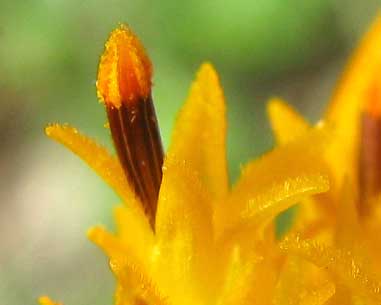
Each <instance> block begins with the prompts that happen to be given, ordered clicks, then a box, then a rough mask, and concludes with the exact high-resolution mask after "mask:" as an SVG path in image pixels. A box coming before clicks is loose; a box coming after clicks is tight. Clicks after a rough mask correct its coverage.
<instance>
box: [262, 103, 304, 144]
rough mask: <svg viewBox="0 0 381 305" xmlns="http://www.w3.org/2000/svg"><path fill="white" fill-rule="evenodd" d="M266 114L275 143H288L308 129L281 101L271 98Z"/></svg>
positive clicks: (302, 119) (290, 108)
mask: <svg viewBox="0 0 381 305" xmlns="http://www.w3.org/2000/svg"><path fill="white" fill-rule="evenodd" d="M267 112H268V115H269V118H270V122H271V127H272V130H273V132H274V134H275V137H276V140H277V143H279V144H284V143H288V142H290V141H292V140H294V139H296V138H298V137H300V136H302V135H304V134H305V133H306V132H307V131H308V129H309V128H310V126H309V124H308V123H307V122H306V121H305V120H304V118H303V117H302V116H301V115H300V114H299V113H297V112H296V111H295V110H294V109H293V108H292V107H291V106H289V105H287V104H286V103H285V102H284V101H283V100H281V99H278V98H273V99H271V100H270V101H269V103H268V104H267Z"/></svg>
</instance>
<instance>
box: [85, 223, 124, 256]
mask: <svg viewBox="0 0 381 305" xmlns="http://www.w3.org/2000/svg"><path fill="white" fill-rule="evenodd" d="M87 236H88V238H89V239H90V240H91V241H92V242H93V243H95V244H96V245H98V246H99V247H100V248H101V249H102V250H103V251H104V252H105V253H106V255H107V256H108V257H109V258H110V259H115V258H118V259H122V258H124V257H125V256H127V255H128V254H129V253H128V249H127V248H126V247H124V245H123V244H122V243H121V241H120V240H119V239H118V238H116V237H115V236H113V235H112V234H110V233H109V232H107V231H106V229H105V228H103V227H101V226H97V227H92V228H90V229H89V231H88V232H87Z"/></svg>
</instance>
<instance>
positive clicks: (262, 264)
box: [217, 246, 278, 305]
mask: <svg viewBox="0 0 381 305" xmlns="http://www.w3.org/2000/svg"><path fill="white" fill-rule="evenodd" d="M277 277H278V270H277V267H276V260H275V259H274V253H273V251H272V252H271V251H268V250H267V249H261V251H252V252H251V253H250V254H249V255H248V256H247V257H246V256H245V254H244V253H242V252H241V249H240V247H238V246H237V247H234V249H233V251H232V252H231V257H230V258H229V262H228V265H227V270H226V274H225V276H224V283H223V286H222V292H221V295H220V298H219V300H218V302H217V304H218V305H262V304H267V303H268V301H269V300H271V299H272V298H273V292H274V289H275V284H276V281H277ZM253 287H260V289H255V288H254V289H253Z"/></svg>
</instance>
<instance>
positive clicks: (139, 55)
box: [97, 24, 152, 108]
mask: <svg viewBox="0 0 381 305" xmlns="http://www.w3.org/2000/svg"><path fill="white" fill-rule="evenodd" d="M151 79H152V65H151V61H150V59H149V58H148V56H147V54H146V52H145V50H144V47H143V45H142V44H141V42H140V41H139V39H138V37H137V36H136V35H135V34H134V33H133V32H132V30H131V29H130V28H129V27H128V26H127V25H124V24H121V25H120V26H119V27H118V28H116V29H115V30H114V31H112V32H111V34H110V37H109V39H108V40H107V42H106V44H105V50H104V52H103V54H102V56H101V59H100V62H99V68H98V79H97V95H98V98H99V99H100V100H101V101H102V102H104V103H105V104H106V105H111V106H114V107H116V108H119V107H120V106H121V105H122V103H130V102H136V101H139V100H141V99H144V98H146V97H148V96H149V95H150V93H151Z"/></svg>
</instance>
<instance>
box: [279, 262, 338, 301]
mask: <svg viewBox="0 0 381 305" xmlns="http://www.w3.org/2000/svg"><path fill="white" fill-rule="evenodd" d="M316 269H317V268H316V267H315V266H313V265H312V264H310V263H308V262H305V261H304V260H302V259H301V258H299V257H295V256H292V255H290V256H288V257H287V260H286V262H285V264H284V266H283V268H282V271H281V274H280V277H279V280H278V284H277V289H276V292H275V297H274V305H323V304H325V303H326V301H327V300H328V299H330V298H331V297H332V295H334V293H335V285H334V284H333V283H332V281H330V280H329V279H328V278H327V276H325V275H324V273H323V272H319V270H316Z"/></svg>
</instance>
